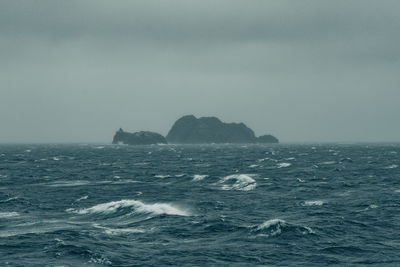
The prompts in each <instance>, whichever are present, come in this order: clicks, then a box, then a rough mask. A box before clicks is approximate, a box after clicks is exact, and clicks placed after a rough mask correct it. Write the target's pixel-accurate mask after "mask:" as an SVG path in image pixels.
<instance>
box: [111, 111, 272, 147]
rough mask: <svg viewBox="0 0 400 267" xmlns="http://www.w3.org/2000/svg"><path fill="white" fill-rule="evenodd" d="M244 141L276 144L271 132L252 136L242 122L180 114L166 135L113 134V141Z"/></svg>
mask: <svg viewBox="0 0 400 267" xmlns="http://www.w3.org/2000/svg"><path fill="white" fill-rule="evenodd" d="M117 143H123V144H128V145H151V144H167V143H169V144H213V143H215V144H221V143H232V144H245V143H279V140H278V139H277V138H276V137H274V136H272V135H263V136H260V137H256V135H255V134H254V131H253V130H252V129H250V128H249V127H247V126H246V125H245V124H244V123H225V122H222V121H221V120H220V119H218V118H216V117H201V118H196V117H195V116H193V115H188V116H183V117H182V118H180V119H179V120H177V121H176V122H175V124H174V125H173V126H172V128H171V130H170V131H169V133H168V135H167V137H166V138H165V137H163V136H162V135H161V134H158V133H154V132H137V133H127V132H124V131H123V130H122V129H120V130H119V131H117V133H116V134H115V136H114V140H113V144H117Z"/></svg>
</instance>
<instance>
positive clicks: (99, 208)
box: [67, 199, 190, 216]
mask: <svg viewBox="0 0 400 267" xmlns="http://www.w3.org/2000/svg"><path fill="white" fill-rule="evenodd" d="M121 208H132V209H133V210H134V213H153V214H157V215H160V214H167V215H179V216H190V215H189V213H188V212H187V211H184V210H181V209H179V208H178V207H174V206H172V205H171V204H167V203H154V204H145V203H143V202H141V201H138V200H130V199H127V200H120V201H111V202H107V203H102V204H98V205H95V206H93V207H90V208H86V209H81V210H74V209H67V211H68V212H73V213H77V214H96V213H100V214H112V213H116V212H117V211H118V210H119V209H121Z"/></svg>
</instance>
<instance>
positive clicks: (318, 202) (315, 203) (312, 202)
mask: <svg viewBox="0 0 400 267" xmlns="http://www.w3.org/2000/svg"><path fill="white" fill-rule="evenodd" d="M322 205H324V202H323V201H322V200H310V201H305V202H304V206H322Z"/></svg>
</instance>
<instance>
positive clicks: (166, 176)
mask: <svg viewBox="0 0 400 267" xmlns="http://www.w3.org/2000/svg"><path fill="white" fill-rule="evenodd" d="M154 177H156V178H161V179H164V178H168V177H171V176H170V175H168V174H167V175H162V174H158V175H155V176H154Z"/></svg>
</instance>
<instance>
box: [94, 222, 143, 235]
mask: <svg viewBox="0 0 400 267" xmlns="http://www.w3.org/2000/svg"><path fill="white" fill-rule="evenodd" d="M93 227H95V228H98V229H102V230H104V232H105V233H106V234H108V235H125V234H139V233H145V232H146V231H145V230H142V229H138V228H109V227H105V226H101V225H99V224H97V223H95V224H93Z"/></svg>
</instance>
